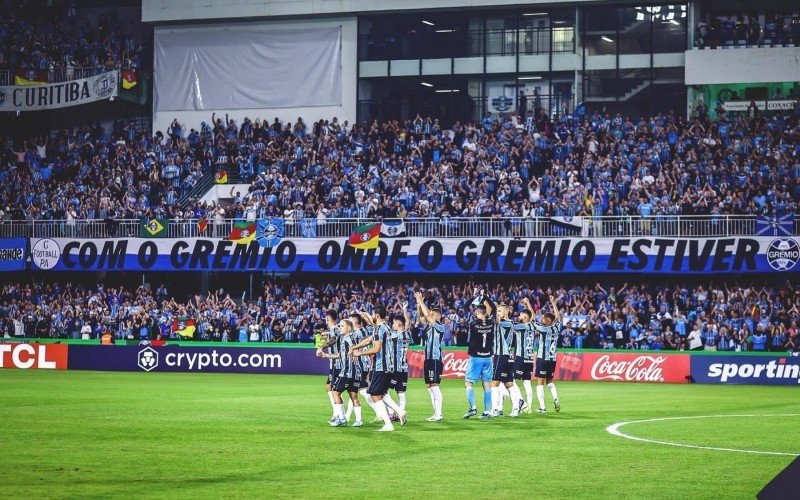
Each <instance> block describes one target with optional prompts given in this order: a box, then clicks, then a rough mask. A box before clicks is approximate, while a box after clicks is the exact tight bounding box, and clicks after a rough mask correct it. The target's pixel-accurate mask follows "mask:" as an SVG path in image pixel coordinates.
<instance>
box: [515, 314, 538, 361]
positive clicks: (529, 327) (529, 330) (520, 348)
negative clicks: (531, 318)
mask: <svg viewBox="0 0 800 500" xmlns="http://www.w3.org/2000/svg"><path fill="white" fill-rule="evenodd" d="M534 338H536V334H534V332H533V324H532V323H514V339H513V342H512V344H511V350H512V352H513V353H514V355H515V356H517V357H522V359H524V360H525V362H526V363H531V362H533V353H534V349H533V345H534V340H533V339H534Z"/></svg>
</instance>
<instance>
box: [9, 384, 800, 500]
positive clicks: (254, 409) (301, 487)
mask: <svg viewBox="0 0 800 500" xmlns="http://www.w3.org/2000/svg"><path fill="white" fill-rule="evenodd" d="M323 384H324V377H319V376H259V375H216V374H200V375H198V374H160V373H102V372H72V371H70V372H46V371H21V370H19V371H17V370H0V422H2V430H0V484H2V490H0V491H2V492H3V497H5V498H20V497H26V498H66V497H69V498H74V497H104V498H106V497H119V496H135V497H159V498H161V497H177V498H212V497H213V498H219V497H223V498H232V497H237V498H245V497H266V498H270V497H299V498H348V499H352V498H415V499H423V498H425V499H427V498H489V497H493V498H503V499H505V498H565V497H568V498H610V497H615V498H619V497H628V498H634V497H635V498H721V497H722V498H731V497H734V498H753V497H754V496H755V494H756V493H757V492H758V491H759V490H760V489H761V487H763V486H764V485H765V484H766V483H767V482H768V481H769V480H770V479H771V478H772V477H774V476H775V475H776V474H777V473H778V472H779V471H780V470H781V469H783V468H784V467H785V466H786V465H787V464H788V463H789V462H790V461H791V460H792V457H790V456H775V455H755V454H744V453H732V452H722V451H713V450H703V449H690V448H680V447H672V446H664V445H658V444H652V443H645V442H636V441H631V440H627V439H623V438H620V437H617V436H613V435H611V434H609V433H608V432H606V430H605V429H606V427H607V426H609V425H611V424H613V423H615V422H620V421H630V420H637V419H647V418H657V417H669V416H691V415H718V414H759V415H788V414H800V392H798V390H799V389H798V388H797V387H763V386H703V385H658V384H623V383H586V382H562V383H557V385H558V389H559V396H560V398H561V403H562V411H561V413H560V414H555V413H549V414H547V415H523V416H522V417H521V418H519V419H510V418H503V419H494V420H490V421H481V420H475V419H473V420H469V421H465V420H462V418H461V416H462V414H463V413H464V411H465V410H466V403H465V396H464V389H463V383H462V382H460V381H456V380H447V381H446V382H445V383H444V385H443V393H444V412H445V419H446V420H445V421H444V422H441V423H427V422H423V419H424V418H426V417H428V416H430V414H431V407H430V398H429V397H428V393H427V391H426V390H425V387H424V385H423V383H422V381H421V380H417V379H412V380H411V381H410V382H409V392H408V405H409V406H408V410H409V423H408V425H407V426H406V427H400V426H399V425H397V430H396V431H395V432H394V433H378V432H375V429H377V428H378V426H371V425H367V426H365V427H364V428H361V429H355V428H335V429H331V428H329V427H328V426H327V420H328V418H329V417H330V413H331V411H330V405H329V404H328V398H327V396H326V395H325V393H324V390H323ZM477 396H478V406H479V409H480V406H481V402H482V399H481V397H480V396H481V394H480V393H478V394H477ZM547 402H548V405H552V401H551V400H550V395H549V394H547ZM364 415H365V420H370V419H372V417H373V416H374V415H373V414H372V411H371V410H370V409H369V408H367V407H366V406H365V408H364ZM798 424H800V417H797V416H782V417H774V416H772V417H761V418H752V417H751V418H744V417H739V418H715V419H698V420H670V421H663V422H652V423H646V424H634V425H629V426H626V427H624V429H623V430H624V432H625V433H627V434H630V435H634V436H638V437H643V438H647V439H656V440H662V441H671V442H678V443H684V444H692V445H698V446H707V447H725V448H740V449H748V450H755V451H778V452H784V453H800V440H798V439H797V438H796V431H797V429H798ZM793 436H795V437H793Z"/></svg>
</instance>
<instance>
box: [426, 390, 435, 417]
mask: <svg viewBox="0 0 800 500" xmlns="http://www.w3.org/2000/svg"><path fill="white" fill-rule="evenodd" d="M433 389H434V388H433V387H428V394H430V395H431V406H433V413H434V415H435V414H436V393H435V392H434V391H433Z"/></svg>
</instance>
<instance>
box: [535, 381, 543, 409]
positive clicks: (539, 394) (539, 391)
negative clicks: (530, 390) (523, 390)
mask: <svg viewBox="0 0 800 500" xmlns="http://www.w3.org/2000/svg"><path fill="white" fill-rule="evenodd" d="M536 398H537V399H539V408H541V409H544V386H543V385H537V386H536Z"/></svg>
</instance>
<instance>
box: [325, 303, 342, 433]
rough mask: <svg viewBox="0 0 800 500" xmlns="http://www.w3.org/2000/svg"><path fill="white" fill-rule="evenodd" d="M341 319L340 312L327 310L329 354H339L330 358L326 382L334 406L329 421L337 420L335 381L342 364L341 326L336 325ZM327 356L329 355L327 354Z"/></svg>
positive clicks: (329, 397)
mask: <svg viewBox="0 0 800 500" xmlns="http://www.w3.org/2000/svg"><path fill="white" fill-rule="evenodd" d="M338 320H339V314H338V313H337V312H336V311H333V310H331V309H329V310H327V311H325V323H326V324H327V326H328V333H327V335H326V337H327V345H326V348H328V349H329V350H328V353H329V354H336V355H337V356H335V357H332V358H329V360H328V364H329V366H328V380H327V382H325V391H326V392H327V393H328V399H329V400H330V402H331V408H333V416H331V419H330V420H328V423H333V421H334V420H336V403H335V402H334V400H333V381H334V380H335V379H336V375H337V374H338V372H339V370H340V369H341V366H340V365H339V363H340V361H339V356H338V354H339V353H338V351H336V348H337V347H336V346H337V342H336V338H337V337H338V336H339V327H338V326H336V323H337V321H338ZM326 357H327V356H326Z"/></svg>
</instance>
